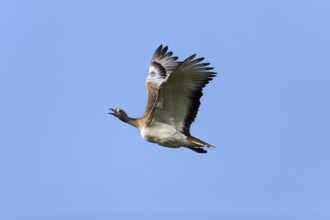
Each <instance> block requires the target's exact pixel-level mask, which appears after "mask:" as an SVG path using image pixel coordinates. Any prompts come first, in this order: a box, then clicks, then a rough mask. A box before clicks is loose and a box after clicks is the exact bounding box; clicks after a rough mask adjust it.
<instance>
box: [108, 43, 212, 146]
mask: <svg viewBox="0 0 330 220" xmlns="http://www.w3.org/2000/svg"><path fill="white" fill-rule="evenodd" d="M177 60H178V57H177V56H173V52H172V51H168V46H163V45H160V46H159V47H158V48H157V49H156V51H155V53H154V55H153V57H152V59H151V64H150V66H149V72H148V75H147V80H146V87H147V92H148V98H147V105H146V108H145V111H144V114H143V115H142V117H140V118H131V117H129V116H128V115H127V113H126V112H125V111H124V110H123V109H120V108H109V110H110V112H109V114H111V115H113V116H115V117H116V118H118V119H120V120H121V121H123V122H125V123H128V124H130V125H132V126H134V127H136V128H137V129H138V130H139V132H140V134H141V136H142V137H143V138H144V139H145V140H146V141H148V142H151V143H156V144H159V145H161V146H164V147H169V148H180V147H185V148H187V149H190V150H193V151H195V152H197V153H207V151H206V150H205V148H214V146H212V145H211V144H208V143H206V142H204V141H202V140H200V139H198V138H196V137H194V136H192V135H191V134H190V126H191V124H192V123H193V122H194V121H195V118H196V116H197V112H198V109H199V107H200V104H201V102H200V99H201V97H202V95H203V88H204V87H205V86H206V84H208V83H209V82H210V81H211V80H212V79H213V78H214V77H215V76H216V74H217V73H216V72H213V71H211V70H213V69H214V68H213V67H209V64H210V63H203V62H202V61H203V60H204V57H201V58H196V54H193V55H191V56H189V57H188V58H186V59H185V60H183V61H181V62H179V61H177Z"/></svg>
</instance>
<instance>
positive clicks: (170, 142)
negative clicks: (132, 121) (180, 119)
mask: <svg viewBox="0 0 330 220" xmlns="http://www.w3.org/2000/svg"><path fill="white" fill-rule="evenodd" d="M140 133H141V136H142V137H143V138H144V139H145V140H146V141H149V142H152V143H157V144H159V145H162V146H166V147H180V146H181V145H180V143H179V142H180V140H181V138H182V137H181V136H182V134H181V133H180V132H178V131H177V130H176V129H175V128H174V127H172V126H170V125H167V124H164V123H152V124H151V126H149V127H145V128H142V129H141V131H140Z"/></svg>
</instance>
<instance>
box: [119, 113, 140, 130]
mask: <svg viewBox="0 0 330 220" xmlns="http://www.w3.org/2000/svg"><path fill="white" fill-rule="evenodd" d="M122 121H123V122H126V123H127V124H130V125H132V126H134V127H136V128H139V123H138V119H137V118H130V117H128V116H127V117H125V118H123V119H122Z"/></svg>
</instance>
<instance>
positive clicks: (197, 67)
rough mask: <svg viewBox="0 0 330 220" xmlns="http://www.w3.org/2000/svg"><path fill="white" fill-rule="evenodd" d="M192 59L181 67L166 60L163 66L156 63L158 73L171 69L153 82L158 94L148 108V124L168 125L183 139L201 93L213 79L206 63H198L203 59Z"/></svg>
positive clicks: (197, 106) (169, 59) (188, 128)
mask: <svg viewBox="0 0 330 220" xmlns="http://www.w3.org/2000/svg"><path fill="white" fill-rule="evenodd" d="M155 55H156V54H155ZM171 55H172V54H171ZM165 56H166V55H165ZM195 56H196V55H192V56H190V57H188V58H187V59H185V60H184V61H183V62H181V63H179V62H174V61H172V60H171V58H170V57H169V58H168V59H167V60H166V61H167V62H163V63H165V64H166V66H165V65H163V64H162V62H161V63H159V64H160V65H159V67H158V68H157V70H158V72H161V70H164V69H165V70H167V68H168V67H169V66H171V67H174V66H175V69H174V70H173V69H170V68H169V69H170V70H171V71H169V72H168V74H163V75H160V74H159V75H160V76H163V77H158V78H156V79H155V82H156V84H157V83H158V92H157V98H155V103H154V104H153V107H152V115H153V119H152V120H154V121H159V122H163V123H166V124H170V125H172V126H174V127H175V128H176V129H177V130H179V131H181V132H182V133H184V134H186V135H187V136H190V125H191V123H192V122H194V120H195V118H196V115H197V112H198V108H199V106H200V98H201V97H202V95H203V92H202V90H203V88H204V87H205V85H206V84H207V83H208V82H209V81H211V80H212V78H213V77H215V75H216V73H215V72H211V71H210V70H212V69H213V68H212V67H208V65H209V63H202V61H203V59H204V58H198V59H195ZM156 60H157V59H156ZM174 63H175V65H173V64H174ZM155 69H156V68H155ZM165 72H166V71H165ZM148 77H150V74H149V76H148ZM159 78H160V79H161V80H160V79H159ZM158 79H159V80H158ZM157 80H158V81H157ZM149 93H150V92H149Z"/></svg>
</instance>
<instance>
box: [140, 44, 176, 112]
mask: <svg viewBox="0 0 330 220" xmlns="http://www.w3.org/2000/svg"><path fill="white" fill-rule="evenodd" d="M167 50H168V47H167V46H166V47H163V45H160V46H159V47H158V48H157V50H156V52H155V53H154V55H153V57H152V59H151V64H150V67H149V74H148V76H147V81H146V86H147V91H148V101H147V106H146V109H145V112H144V116H146V115H149V113H151V111H152V110H153V108H154V106H155V103H156V100H157V97H158V91H159V88H160V87H161V85H162V84H163V83H164V82H165V81H166V80H167V79H168V77H169V76H170V75H171V73H172V72H173V71H174V70H175V69H176V68H177V66H178V65H179V62H176V60H177V59H178V57H174V56H172V55H173V53H172V52H167Z"/></svg>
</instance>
